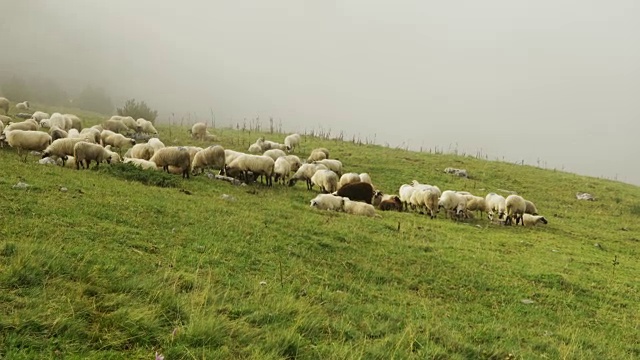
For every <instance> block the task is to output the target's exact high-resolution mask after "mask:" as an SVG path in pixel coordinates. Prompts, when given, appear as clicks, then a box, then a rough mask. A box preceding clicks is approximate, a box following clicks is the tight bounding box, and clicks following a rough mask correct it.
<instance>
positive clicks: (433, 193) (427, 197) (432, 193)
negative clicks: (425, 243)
mask: <svg viewBox="0 0 640 360" xmlns="http://www.w3.org/2000/svg"><path fill="white" fill-rule="evenodd" d="M419 190H420V191H421V193H422V203H424V207H425V208H426V210H427V213H428V214H429V217H430V218H431V219H435V218H436V215H437V214H438V213H439V212H440V204H439V198H440V196H441V195H442V193H441V192H440V189H439V188H438V187H437V186H431V187H429V188H423V189H419Z"/></svg>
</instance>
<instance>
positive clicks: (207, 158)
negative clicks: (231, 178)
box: [191, 145, 226, 174]
mask: <svg viewBox="0 0 640 360" xmlns="http://www.w3.org/2000/svg"><path fill="white" fill-rule="evenodd" d="M225 158H226V156H225V152H224V148H223V147H222V146H220V145H212V146H209V147H208V148H206V149H203V150H200V151H198V152H197V153H196V155H195V156H194V158H193V161H192V162H191V171H192V172H193V173H194V174H195V173H196V171H197V170H201V171H200V173H203V172H204V169H205V168H209V167H214V168H216V169H218V170H221V172H224V165H225Z"/></svg>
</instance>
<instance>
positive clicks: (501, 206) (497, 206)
mask: <svg viewBox="0 0 640 360" xmlns="http://www.w3.org/2000/svg"><path fill="white" fill-rule="evenodd" d="M485 202H486V205H487V213H488V216H489V220H493V217H494V213H496V212H497V213H498V220H502V218H503V217H504V214H505V211H506V207H505V205H506V204H505V198H504V196H502V195H498V194H496V193H489V194H487V196H486V197H485Z"/></svg>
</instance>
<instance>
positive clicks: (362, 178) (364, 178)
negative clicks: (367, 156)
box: [359, 173, 373, 185]
mask: <svg viewBox="0 0 640 360" xmlns="http://www.w3.org/2000/svg"><path fill="white" fill-rule="evenodd" d="M359 176H360V181H362V182H366V183H368V184H371V185H373V182H372V181H371V176H370V175H369V174H368V173H362V174H360V175H359Z"/></svg>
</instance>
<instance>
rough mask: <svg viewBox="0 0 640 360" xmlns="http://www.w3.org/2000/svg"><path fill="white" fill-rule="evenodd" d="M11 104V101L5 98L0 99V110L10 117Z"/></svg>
mask: <svg viewBox="0 0 640 360" xmlns="http://www.w3.org/2000/svg"><path fill="white" fill-rule="evenodd" d="M10 104H11V103H10V102H9V99H7V98H4V97H0V109H3V110H4V114H5V115H8V114H9V105H10Z"/></svg>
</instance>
